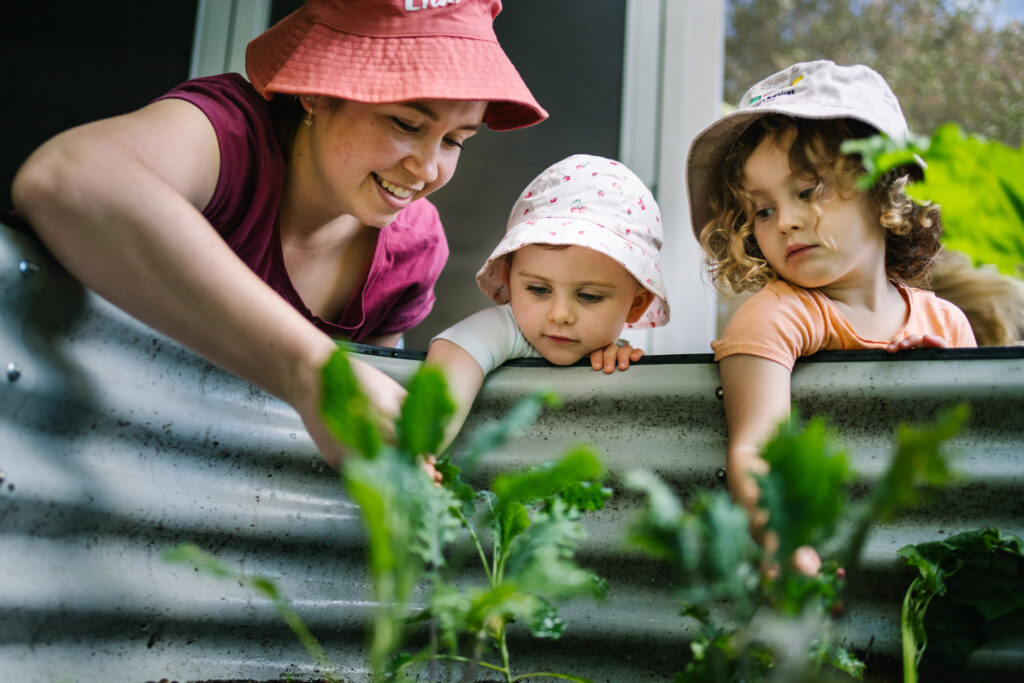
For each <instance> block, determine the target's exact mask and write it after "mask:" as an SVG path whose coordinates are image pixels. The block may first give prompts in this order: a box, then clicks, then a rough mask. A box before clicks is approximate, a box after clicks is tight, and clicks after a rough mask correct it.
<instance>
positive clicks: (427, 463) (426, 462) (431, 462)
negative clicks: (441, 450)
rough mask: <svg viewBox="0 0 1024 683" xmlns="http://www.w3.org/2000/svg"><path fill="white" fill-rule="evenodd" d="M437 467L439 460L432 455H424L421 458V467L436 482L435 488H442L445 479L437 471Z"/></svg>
mask: <svg viewBox="0 0 1024 683" xmlns="http://www.w3.org/2000/svg"><path fill="white" fill-rule="evenodd" d="M435 465H437V458H435V457H434V456H432V455H424V456H422V457H421V458H420V467H421V468H422V469H423V471H424V472H426V473H427V476H428V477H430V478H431V479H433V480H434V486H440V485H441V482H442V481H444V477H443V476H442V475H441V473H440V472H438V471H437V468H436V467H435Z"/></svg>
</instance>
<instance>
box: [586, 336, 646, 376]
mask: <svg viewBox="0 0 1024 683" xmlns="http://www.w3.org/2000/svg"><path fill="white" fill-rule="evenodd" d="M643 357H644V352H643V349H634V348H633V347H632V346H630V345H629V344H626V345H625V346H619V345H618V344H609V345H608V346H606V347H604V348H603V349H597V350H596V351H593V352H591V354H590V367H592V368H593V369H594V370H603V371H604V373H605V374H606V375H610V374H612V373H613V372H615V368H616V367H618V369H619V370H628V369H629V364H630V362H636V361H638V360H640V359H641V358H643Z"/></svg>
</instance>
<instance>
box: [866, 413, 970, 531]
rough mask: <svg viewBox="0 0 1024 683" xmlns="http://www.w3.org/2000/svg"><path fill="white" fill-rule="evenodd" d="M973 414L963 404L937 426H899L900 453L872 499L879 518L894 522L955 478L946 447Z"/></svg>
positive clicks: (876, 488)
mask: <svg viewBox="0 0 1024 683" xmlns="http://www.w3.org/2000/svg"><path fill="white" fill-rule="evenodd" d="M969 415H970V408H969V406H968V405H967V404H966V403H961V404H958V405H956V406H953V407H951V408H947V409H945V410H943V411H942V412H941V413H940V414H939V416H938V418H937V419H936V421H935V423H934V424H930V425H922V426H919V427H914V426H910V425H900V426H899V428H898V429H897V431H896V441H897V447H896V454H895V455H894V456H893V459H892V462H891V464H890V466H889V470H888V471H887V472H886V474H885V476H884V477H883V479H882V480H881V481H880V482H879V484H878V486H876V487H875V490H874V492H873V494H872V497H871V504H872V509H873V511H874V514H875V516H876V518H877V519H882V520H886V519H890V518H892V516H893V515H894V514H895V513H896V511H897V510H899V509H900V508H905V507H910V506H913V505H916V504H918V503H920V502H922V501H923V500H926V499H927V498H929V497H930V494H931V493H933V492H934V491H935V490H936V487H939V486H942V485H945V484H947V483H948V482H949V481H950V480H951V479H952V478H953V474H952V472H951V470H950V468H949V464H948V461H947V460H948V459H947V457H946V454H945V451H944V449H943V446H944V445H945V443H946V442H947V441H949V440H950V439H952V438H953V437H954V436H956V435H957V434H958V433H959V432H960V429H961V428H962V427H963V425H964V423H966V422H967V418H968V417H969Z"/></svg>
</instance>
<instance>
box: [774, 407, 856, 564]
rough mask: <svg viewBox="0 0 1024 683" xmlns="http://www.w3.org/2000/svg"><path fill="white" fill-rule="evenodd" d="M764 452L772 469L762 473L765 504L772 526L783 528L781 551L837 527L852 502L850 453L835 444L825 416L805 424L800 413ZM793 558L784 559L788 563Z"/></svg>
mask: <svg viewBox="0 0 1024 683" xmlns="http://www.w3.org/2000/svg"><path fill="white" fill-rule="evenodd" d="M763 457H764V460H765V461H766V462H767V463H768V464H769V466H770V469H769V471H768V474H766V475H763V476H759V477H757V479H758V481H759V484H760V486H761V499H760V506H761V507H762V508H764V509H765V510H766V511H767V512H768V522H767V524H766V528H768V529H770V530H772V531H775V532H776V533H777V534H778V537H779V549H778V557H780V558H789V557H792V555H793V552H794V551H796V549H797V548H799V547H801V546H804V545H811V546H816V547H817V546H819V545H820V544H821V543H822V542H823V541H825V540H826V539H828V538H829V537H831V536H832V534H833V533H834V532H835V529H836V523H837V522H838V520H839V517H840V515H841V514H842V512H843V510H844V508H845V506H846V490H845V486H846V483H847V481H848V480H849V467H848V465H847V458H846V454H845V453H844V452H842V451H839V450H837V449H836V448H835V447H834V446H833V445H832V443H831V441H830V436H829V434H828V433H827V430H826V426H825V421H824V420H823V419H821V418H814V419H812V420H810V421H809V422H808V423H807V425H806V426H802V425H801V423H800V420H799V418H798V417H794V418H793V419H790V420H788V421H786V422H784V423H783V424H782V425H781V426H780V428H779V431H778V433H777V434H776V436H775V437H774V438H773V439H772V440H771V441H769V442H768V444H767V445H766V446H765V448H764V452H763ZM788 564H789V563H788V562H787V561H784V560H783V561H780V565H781V566H783V567H784V568H785V567H786V566H787V565H788ZM784 571H785V569H784Z"/></svg>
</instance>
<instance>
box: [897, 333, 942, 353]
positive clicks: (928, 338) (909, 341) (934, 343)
mask: <svg viewBox="0 0 1024 683" xmlns="http://www.w3.org/2000/svg"><path fill="white" fill-rule="evenodd" d="M944 348H946V340H945V339H943V338H942V337H940V336H938V335H937V334H912V335H910V336H909V337H904V338H903V339H900V340H899V341H894V342H890V343H889V345H888V346H886V347H885V350H886V351H888V352H889V353H896V352H897V351H906V350H907V349H944Z"/></svg>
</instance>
